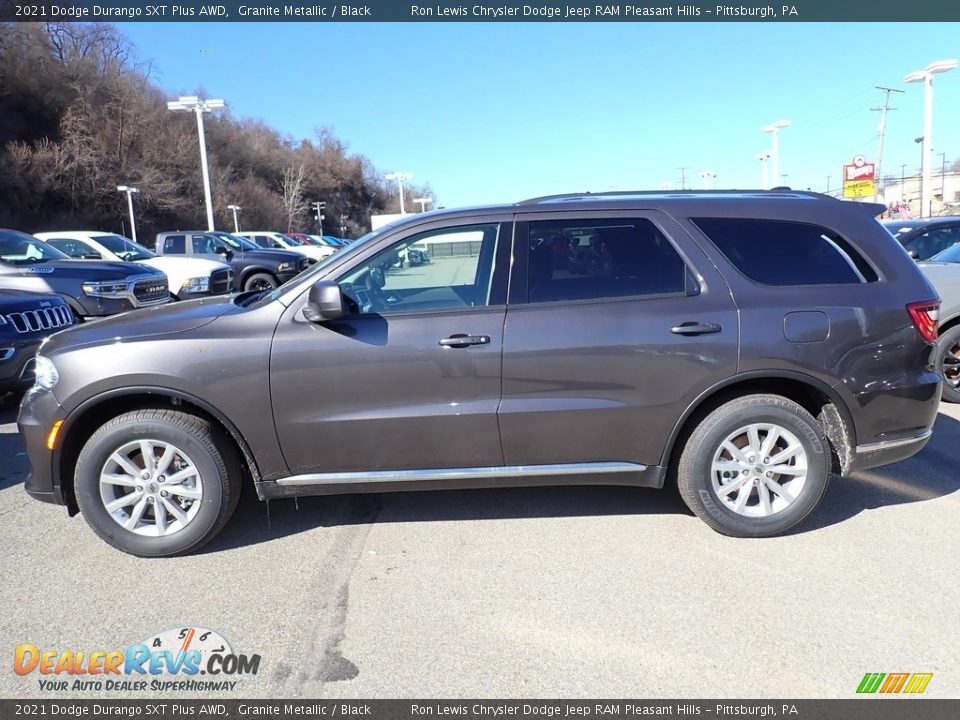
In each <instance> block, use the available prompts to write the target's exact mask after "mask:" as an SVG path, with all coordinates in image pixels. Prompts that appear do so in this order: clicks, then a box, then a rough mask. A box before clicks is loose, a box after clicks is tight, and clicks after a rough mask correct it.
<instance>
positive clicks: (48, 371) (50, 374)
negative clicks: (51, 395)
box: [33, 355, 60, 390]
mask: <svg viewBox="0 0 960 720" xmlns="http://www.w3.org/2000/svg"><path fill="white" fill-rule="evenodd" d="M33 372H34V375H35V377H36V379H35V380H34V384H35V385H36V386H37V387H39V388H43V389H44V390H53V388H54V386H55V385H56V384H57V382H59V380H60V373H58V372H57V368H55V367H54V365H53V361H52V360H51V359H50V358H48V357H44V356H43V355H37V357H36V360H35V361H34V366H33Z"/></svg>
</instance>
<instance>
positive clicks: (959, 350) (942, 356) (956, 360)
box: [937, 325, 960, 403]
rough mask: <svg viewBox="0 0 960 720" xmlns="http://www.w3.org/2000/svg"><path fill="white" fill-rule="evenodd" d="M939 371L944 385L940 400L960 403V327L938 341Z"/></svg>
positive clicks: (957, 326) (956, 326) (951, 329)
mask: <svg viewBox="0 0 960 720" xmlns="http://www.w3.org/2000/svg"><path fill="white" fill-rule="evenodd" d="M937 355H938V363H937V364H938V369H939V370H940V377H942V378H943V385H942V386H941V388H940V398H941V399H942V400H943V401H944V402H950V403H960V325H954V326H953V327H952V328H950V329H949V330H947V331H946V332H945V333H943V335H941V336H940V339H939V340H938V341H937Z"/></svg>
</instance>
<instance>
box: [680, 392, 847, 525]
mask: <svg viewBox="0 0 960 720" xmlns="http://www.w3.org/2000/svg"><path fill="white" fill-rule="evenodd" d="M830 467H831V455H830V445H829V442H828V440H827V438H826V437H825V436H824V433H823V429H822V428H821V427H820V424H819V423H818V422H817V421H816V420H815V419H814V418H813V416H812V415H810V413H808V412H807V411H806V410H804V409H803V408H802V407H800V406H799V405H797V404H796V403H794V402H792V401H791V400H788V399H787V398H784V397H781V396H779V395H748V396H746V397H742V398H737V399H736V400H732V401H730V402H728V403H726V404H724V405H721V406H720V407H718V408H717V409H716V410H714V411H713V412H711V413H710V414H709V415H707V416H706V417H705V418H704V419H703V420H702V421H701V422H700V424H699V425H698V426H697V427H696V428H695V429H694V431H693V433H692V434H691V435H690V438H689V440H688V441H687V444H686V446H685V447H684V449H683V453H682V454H681V456H680V463H679V466H678V468H677V484H678V487H679V489H680V495H681V496H682V497H683V500H684V502H686V504H687V506H688V507H689V508H690V509H691V510H692V511H693V512H694V513H695V514H696V515H697V516H698V517H699V518H700V519H701V520H703V521H704V522H706V523H707V524H708V525H709V526H710V527H712V528H713V529H714V530H716V531H717V532H720V533H723V534H724V535H732V536H734V537H767V536H770V535H778V534H780V533H782V532H785V531H786V530H788V529H789V528H791V527H793V526H794V525H796V524H797V523H799V522H801V521H802V520H803V519H804V518H806V517H807V516H808V515H809V514H810V513H811V512H813V510H814V508H816V507H817V505H818V504H819V503H820V500H821V499H822V498H823V494H824V492H826V489H827V484H828V482H829V480H830Z"/></svg>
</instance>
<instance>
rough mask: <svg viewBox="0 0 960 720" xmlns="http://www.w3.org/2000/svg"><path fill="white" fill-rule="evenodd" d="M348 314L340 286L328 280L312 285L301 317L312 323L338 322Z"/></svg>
mask: <svg viewBox="0 0 960 720" xmlns="http://www.w3.org/2000/svg"><path fill="white" fill-rule="evenodd" d="M348 312H349V309H348V308H347V304H346V303H345V302H344V298H343V292H342V291H341V290H340V286H339V285H337V284H336V283H335V282H330V281H329V280H320V281H319V282H316V283H314V284H313V286H312V287H311V288H310V294H309V296H308V299H307V304H306V305H304V306H303V316H304V317H305V318H306V319H307V320H309V321H310V322H312V323H322V322H329V321H330V320H339V319H340V318H342V317H343V316H345V315H346V314H347V313H348Z"/></svg>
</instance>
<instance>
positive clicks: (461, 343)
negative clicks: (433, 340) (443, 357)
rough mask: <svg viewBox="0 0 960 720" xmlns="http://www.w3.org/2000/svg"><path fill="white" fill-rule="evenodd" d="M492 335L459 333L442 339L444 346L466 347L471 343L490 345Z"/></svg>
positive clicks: (441, 342)
mask: <svg viewBox="0 0 960 720" xmlns="http://www.w3.org/2000/svg"><path fill="white" fill-rule="evenodd" d="M489 344H490V337H489V336H488V335H467V334H466V333H457V334H456V335H451V336H450V337H448V338H444V339H443V340H441V341H440V345H441V346H442V347H449V348H465V347H470V346H471V345H489Z"/></svg>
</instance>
